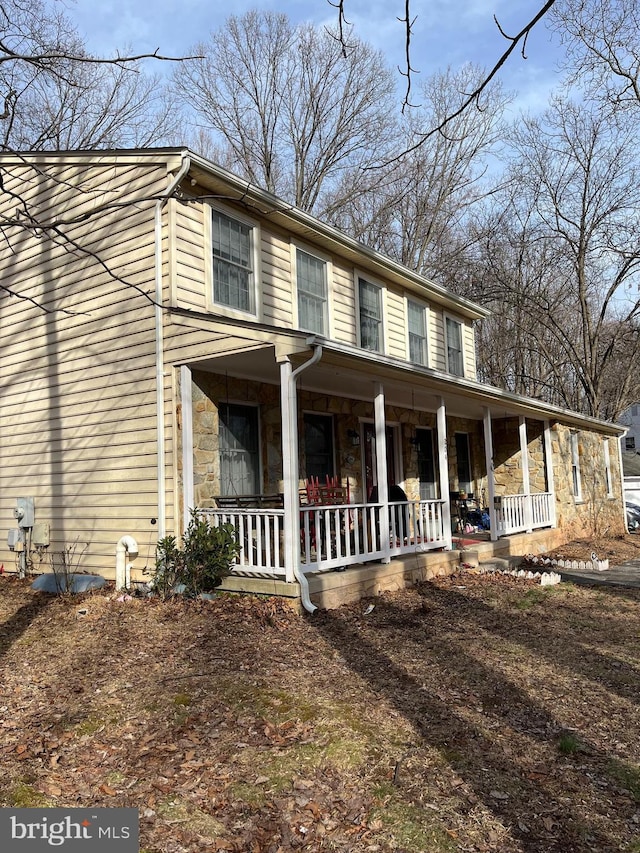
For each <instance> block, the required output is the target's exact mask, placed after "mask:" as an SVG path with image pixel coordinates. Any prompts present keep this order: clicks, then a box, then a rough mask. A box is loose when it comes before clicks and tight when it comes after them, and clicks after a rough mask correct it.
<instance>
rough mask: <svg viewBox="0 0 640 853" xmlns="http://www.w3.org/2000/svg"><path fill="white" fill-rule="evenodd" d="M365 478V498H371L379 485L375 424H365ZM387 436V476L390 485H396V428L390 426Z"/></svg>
mask: <svg viewBox="0 0 640 853" xmlns="http://www.w3.org/2000/svg"><path fill="white" fill-rule="evenodd" d="M363 429H364V478H365V500H367V501H368V500H370V499H371V493H372V492H373V490H374V489H375V490H376V493H377V491H378V490H377V486H378V463H377V457H376V427H375V424H371V423H366V424H364V428H363ZM386 438H387V476H388V478H389V485H390V486H393V485H395V484H396V483H397V482H398V480H397V470H396V454H395V440H396V428H395V427H392V426H388V427H387V429H386Z"/></svg>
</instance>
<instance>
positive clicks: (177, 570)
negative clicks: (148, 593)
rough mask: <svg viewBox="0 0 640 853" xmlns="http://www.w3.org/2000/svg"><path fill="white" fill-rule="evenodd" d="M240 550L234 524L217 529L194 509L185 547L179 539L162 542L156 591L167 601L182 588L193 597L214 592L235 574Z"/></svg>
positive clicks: (157, 560)
mask: <svg viewBox="0 0 640 853" xmlns="http://www.w3.org/2000/svg"><path fill="white" fill-rule="evenodd" d="M239 551H240V547H239V545H238V542H237V540H236V531H235V528H234V526H233V525H232V524H221V525H219V526H215V525H213V524H211V522H210V521H208V519H206V518H202V517H201V516H199V515H198V513H197V512H196V511H195V510H192V512H191V520H190V522H189V526H188V527H187V530H186V532H185V534H184V539H183V547H182V548H179V547H178V545H177V541H176V538H175V536H165V537H164V538H163V539H160V541H159V542H158V547H157V553H156V571H155V575H154V579H153V582H152V588H153V589H154V590H155V591H156V592H157V593H158V595H160V597H161V598H163V599H164V598H168V597H169V596H170V595H173V594H174V592H175V591H176V588H179V587H183V588H184V593H185V595H189V596H197V595H199V594H200V593H201V592H211V591H212V590H214V589H215V588H216V587H218V586H220V584H221V583H222V580H223V578H225V577H227V575H229V574H230V573H231V567H232V566H233V562H234V560H235V558H236V556H237V555H238V553H239Z"/></svg>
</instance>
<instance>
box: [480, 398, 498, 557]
mask: <svg viewBox="0 0 640 853" xmlns="http://www.w3.org/2000/svg"><path fill="white" fill-rule="evenodd" d="M483 423H484V455H485V462H486V469H487V489H488V492H489V526H490V528H491V541H492V542H495V541H496V540H497V539H498V521H497V518H496V505H495V504H496V500H495V498H496V478H495V475H494V471H493V436H492V435H491V412H490V411H489V407H488V406H486V407H485V409H484V418H483Z"/></svg>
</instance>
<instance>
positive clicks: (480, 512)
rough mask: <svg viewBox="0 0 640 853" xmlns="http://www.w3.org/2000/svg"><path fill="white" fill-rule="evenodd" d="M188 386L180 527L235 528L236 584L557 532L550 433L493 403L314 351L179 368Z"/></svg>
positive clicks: (414, 372)
mask: <svg viewBox="0 0 640 853" xmlns="http://www.w3.org/2000/svg"><path fill="white" fill-rule="evenodd" d="M180 386H181V392H180V393H181V409H182V413H183V418H182V419H183V429H182V440H183V446H182V491H183V502H182V503H183V508H184V513H185V523H186V520H187V519H188V514H189V512H190V511H191V508H193V507H195V508H197V510H198V512H199V513H201V514H203V515H205V516H206V517H207V518H209V519H210V520H211V521H212V523H214V524H223V523H230V524H232V525H233V527H234V528H235V529H236V531H237V535H238V540H239V542H240V545H241V552H240V555H239V557H238V560H237V565H236V567H235V569H234V575H236V576H238V577H254V578H262V579H267V580H268V579H273V580H274V581H284V582H285V583H290V584H296V583H299V582H300V579H301V578H307V580H308V579H310V578H313V577H315V576H319V575H322V574H324V573H328V572H340V571H342V570H346V569H349V568H353V567H362V566H372V565H382V566H384V565H387V564H389V563H390V562H391V561H392V560H402V559H407V558H410V557H412V556H413V557H417V556H419V555H426V554H430V553H433V554H443V555H444V554H447V553H448V552H450V551H451V550H452V548H454V546H455V542H456V539H457V538H459V537H460V536H461V535H464V534H469V533H471V532H473V535H474V536H475V538H476V539H478V540H481V539H485V540H487V541H488V542H497V541H498V540H501V539H504V537H510V536H514V535H516V534H518V533H530V532H532V531H535V530H541V529H553V528H554V527H555V499H554V485H553V484H554V479H553V466H552V439H551V430H552V427H551V424H550V423H549V421H548V420H546V419H544V418H541V417H539V416H538V417H536V416H535V412H534V411H532V410H531V409H529V410H527V408H526V406H525V405H521V406H520V407H518V406H517V405H514V403H513V402H512V401H507V400H505V399H502V398H501V393H500V392H499V391H496V390H495V389H489V388H487V387H486V386H481V385H479V384H478V383H475V382H469V381H468V380H461V379H454V378H453V377H451V376H448V375H446V374H442V373H440V372H438V371H433V370H428V369H424V368H423V369H418V368H415V367H412V366H411V365H407V364H404V363H401V362H397V361H393V360H391V359H388V358H386V359H385V358H382V357H377V356H374V354H372V353H367V352H363V351H361V350H354V349H353V348H348V349H347V348H344V347H342V348H339V347H336V346H335V345H334V346H330V345H328V344H327V342H318V341H313V342H309V346H308V347H307V350H306V354H305V356H302V357H301V356H300V355H293V354H291V355H289V354H282V353H281V352H278V350H277V348H276V347H259V348H254V349H252V350H250V351H244V352H240V353H236V354H233V355H228V354H227V355H223V356H220V357H217V358H212V359H208V360H206V361H202V360H201V361H199V362H198V363H195V364H190V365H183V366H182V368H181V370H180ZM312 486H313V487H315V488H311V487H312ZM321 487H322V488H321ZM478 522H480V523H478ZM443 560H444V558H443V557H441V558H440V562H442V561H443ZM445 562H448V560H445Z"/></svg>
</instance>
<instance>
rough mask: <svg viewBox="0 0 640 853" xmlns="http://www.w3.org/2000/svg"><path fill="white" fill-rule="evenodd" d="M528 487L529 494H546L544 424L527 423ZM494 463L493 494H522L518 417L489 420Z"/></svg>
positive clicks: (536, 422)
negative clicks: (530, 492) (494, 492)
mask: <svg viewBox="0 0 640 853" xmlns="http://www.w3.org/2000/svg"><path fill="white" fill-rule="evenodd" d="M526 426H527V457H528V463H529V486H530V489H531V491H532V492H547V491H549V488H548V485H547V474H546V467H545V455H544V424H543V423H542V422H540V421H529V420H528V421H526ZM491 431H492V438H493V464H494V476H495V489H496V495H518V494H522V493H523V491H524V483H523V477H522V454H521V452H520V432H519V420H518V418H500V419H495V420H493V421H492V424H491Z"/></svg>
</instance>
